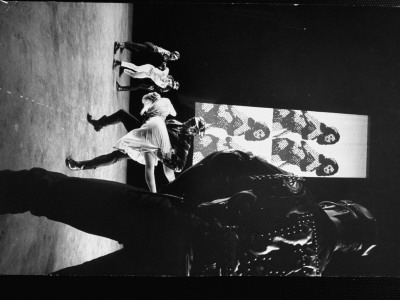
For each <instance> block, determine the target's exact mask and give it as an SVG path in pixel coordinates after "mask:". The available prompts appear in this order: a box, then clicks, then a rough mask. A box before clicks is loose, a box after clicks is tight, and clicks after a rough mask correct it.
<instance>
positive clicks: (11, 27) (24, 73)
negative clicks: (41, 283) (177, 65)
mask: <svg viewBox="0 0 400 300" xmlns="http://www.w3.org/2000/svg"><path fill="white" fill-rule="evenodd" d="M1 5H2V6H1V7H0V8H1V15H0V46H1V56H0V99H1V100H0V112H1V113H0V169H12V170H20V169H29V168H32V167H42V168H45V169H47V170H51V171H57V172H61V173H65V174H67V175H71V176H78V177H92V178H100V179H108V180H113V181H119V182H126V162H120V163H117V164H115V165H113V166H111V167H106V168H99V169H96V170H93V171H92V170H90V171H78V172H73V171H70V170H69V169H67V167H66V166H65V163H64V160H65V157H67V156H69V155H72V157H73V158H76V159H89V158H92V157H94V156H97V155H101V154H106V153H108V152H110V151H112V150H113V149H112V146H113V143H114V142H115V141H116V140H117V139H118V138H120V137H122V136H123V135H124V134H125V133H126V131H125V128H124V127H123V126H122V125H121V124H119V125H117V126H111V127H109V128H107V129H103V130H101V131H100V132H96V131H94V130H93V127H92V126H91V125H90V124H89V123H87V121H86V113H91V114H92V115H93V117H94V118H98V117H101V116H102V115H104V114H110V113H113V112H115V111H117V110H118V109H121V108H124V109H129V93H119V94H118V93H117V91H116V89H115V81H116V79H117V78H118V71H117V70H113V69H112V60H113V56H114V53H113V44H114V41H124V40H130V39H131V36H132V18H133V5H132V4H117V3H73V2H72V3H62V2H61V3H57V2H9V4H8V5H9V7H6V5H7V4H4V3H1ZM128 55H129V51H128V53H127V51H125V52H124V53H123V54H122V55H120V53H119V52H118V53H117V54H116V57H122V58H123V59H124V60H125V59H127V60H129V59H130V57H129V56H128ZM128 80H129V79H128V78H126V77H121V79H119V81H120V83H121V84H128ZM21 188H23V187H21ZM121 247H122V246H121V245H119V244H118V243H117V242H115V241H112V240H110V239H107V238H102V237H98V236H94V235H90V234H87V233H84V232H81V231H79V230H76V229H74V228H72V227H70V226H68V225H64V224H62V223H57V222H53V221H50V220H48V219H46V218H44V217H40V218H38V217H34V216H32V215H31V214H30V213H25V214H20V215H0V274H28V275H30V274H47V273H49V272H52V271H55V270H58V269H61V268H64V267H68V266H72V265H76V264H80V263H83V262H85V261H87V260H91V259H94V258H96V257H99V256H102V255H105V254H108V253H110V252H113V251H115V250H117V249H120V248H121Z"/></svg>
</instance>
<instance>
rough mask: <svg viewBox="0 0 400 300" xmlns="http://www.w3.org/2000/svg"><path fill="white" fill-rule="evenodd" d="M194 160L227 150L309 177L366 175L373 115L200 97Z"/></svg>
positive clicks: (197, 105)
mask: <svg viewBox="0 0 400 300" xmlns="http://www.w3.org/2000/svg"><path fill="white" fill-rule="evenodd" d="M196 116H197V117H203V118H204V120H205V121H206V122H207V124H208V125H209V126H208V128H207V130H206V132H205V135H204V136H203V137H199V136H197V137H196V138H195V140H194V152H193V164H196V163H198V162H199V161H200V160H201V159H203V158H204V157H206V156H207V155H209V154H211V153H213V152H215V151H219V150H226V149H236V150H241V151H244V152H250V153H252V154H253V155H256V156H259V157H262V158H264V159H266V160H267V161H269V162H271V163H272V164H274V165H276V166H278V167H280V168H282V169H284V170H286V171H289V172H292V173H294V174H296V175H299V176H304V177H322V176H323V177H357V178H365V177H367V145H368V140H367V139H368V116H363V115H351V114H338V113H327V112H315V111H302V110H293V109H276V108H265V107H250V106H238V105H226V104H212V103H200V102H196Z"/></svg>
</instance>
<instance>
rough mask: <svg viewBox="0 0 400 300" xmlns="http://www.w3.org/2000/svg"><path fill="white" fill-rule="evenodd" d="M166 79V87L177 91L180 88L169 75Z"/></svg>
mask: <svg viewBox="0 0 400 300" xmlns="http://www.w3.org/2000/svg"><path fill="white" fill-rule="evenodd" d="M167 79H168V87H169V88H172V89H173V90H176V91H177V90H178V89H179V87H180V84H179V82H178V81H176V80H175V79H174V78H173V77H172V76H171V75H168V76H167Z"/></svg>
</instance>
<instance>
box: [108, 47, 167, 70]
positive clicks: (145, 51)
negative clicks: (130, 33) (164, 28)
mask: <svg viewBox="0 0 400 300" xmlns="http://www.w3.org/2000/svg"><path fill="white" fill-rule="evenodd" d="M124 45H125V47H124V48H122V49H128V50H130V51H134V52H137V53H140V54H142V55H143V56H145V59H146V62H147V63H149V64H152V65H153V66H155V67H157V68H159V69H161V70H163V68H165V63H166V62H168V61H170V60H171V56H172V54H171V52H170V51H168V50H165V49H163V48H161V47H159V46H156V45H154V44H153V43H150V42H144V43H135V42H124ZM115 49H116V50H118V49H121V45H120V44H119V43H116V45H115Z"/></svg>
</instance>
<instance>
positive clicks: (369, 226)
mask: <svg viewBox="0 0 400 300" xmlns="http://www.w3.org/2000/svg"><path fill="white" fill-rule="evenodd" d="M319 206H320V207H321V208H322V209H323V210H324V211H325V212H326V213H327V215H328V216H329V218H330V219H331V220H332V221H334V223H335V225H336V227H337V229H338V235H339V241H338V243H337V245H336V249H335V250H338V251H341V252H356V253H360V254H361V255H362V256H366V255H368V254H369V253H370V251H371V250H372V249H373V248H374V247H375V246H376V245H377V244H378V225H377V222H376V218H375V217H374V216H373V214H372V213H371V212H370V211H369V210H368V209H367V208H366V207H365V206H363V205H361V204H358V203H355V202H353V201H349V200H340V201H339V202H337V203H336V202H330V201H323V202H320V203H319Z"/></svg>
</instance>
